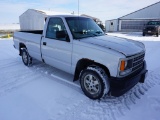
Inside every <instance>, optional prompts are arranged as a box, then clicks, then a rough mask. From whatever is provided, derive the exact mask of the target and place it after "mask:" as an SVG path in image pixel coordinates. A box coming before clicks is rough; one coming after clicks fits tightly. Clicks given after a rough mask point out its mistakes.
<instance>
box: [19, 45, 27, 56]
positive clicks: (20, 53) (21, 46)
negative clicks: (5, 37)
mask: <svg viewBox="0 0 160 120" xmlns="http://www.w3.org/2000/svg"><path fill="white" fill-rule="evenodd" d="M21 48H26V45H25V44H24V43H19V55H20V56H21V55H22V50H21Z"/></svg>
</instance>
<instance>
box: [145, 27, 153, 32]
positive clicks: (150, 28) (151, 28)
mask: <svg viewBox="0 0 160 120" xmlns="http://www.w3.org/2000/svg"><path fill="white" fill-rule="evenodd" d="M146 29H147V30H151V31H152V30H154V27H147V28H146Z"/></svg>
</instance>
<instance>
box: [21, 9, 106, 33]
mask: <svg viewBox="0 0 160 120" xmlns="http://www.w3.org/2000/svg"><path fill="white" fill-rule="evenodd" d="M49 15H76V14H74V12H73V13H65V12H55V11H46V10H36V9H28V10H27V11H25V12H24V13H23V14H22V15H20V17H19V23H20V29H21V30H43V28H44V25H45V20H46V17H47V16H49ZM80 16H86V17H89V18H92V19H93V20H94V21H95V22H96V23H97V24H98V25H99V26H100V27H101V28H102V29H104V26H103V25H102V22H101V21H100V19H98V18H95V17H92V16H89V15H85V14H82V15H80Z"/></svg>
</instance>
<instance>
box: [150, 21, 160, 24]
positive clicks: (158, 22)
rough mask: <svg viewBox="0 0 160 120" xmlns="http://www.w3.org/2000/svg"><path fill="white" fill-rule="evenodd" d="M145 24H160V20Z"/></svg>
mask: <svg viewBox="0 0 160 120" xmlns="http://www.w3.org/2000/svg"><path fill="white" fill-rule="evenodd" d="M147 25H160V21H150V22H148V24H147Z"/></svg>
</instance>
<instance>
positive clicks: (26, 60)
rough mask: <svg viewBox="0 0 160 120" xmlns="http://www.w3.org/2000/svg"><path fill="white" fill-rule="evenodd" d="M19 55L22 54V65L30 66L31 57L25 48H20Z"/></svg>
mask: <svg viewBox="0 0 160 120" xmlns="http://www.w3.org/2000/svg"><path fill="white" fill-rule="evenodd" d="M21 56H22V61H23V63H24V65H26V66H30V65H31V64H32V58H31V57H30V55H29V54H28V52H27V49H26V48H22V49H21Z"/></svg>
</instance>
